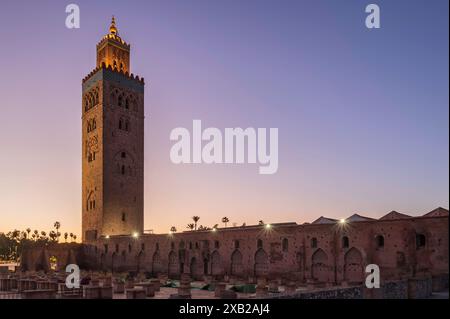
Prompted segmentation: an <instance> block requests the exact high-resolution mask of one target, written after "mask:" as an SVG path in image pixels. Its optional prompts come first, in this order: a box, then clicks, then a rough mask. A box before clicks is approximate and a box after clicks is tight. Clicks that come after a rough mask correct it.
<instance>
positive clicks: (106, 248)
mask: <svg viewBox="0 0 450 319" xmlns="http://www.w3.org/2000/svg"><path fill="white" fill-rule="evenodd" d="M107 253H108V244H105V254H107Z"/></svg>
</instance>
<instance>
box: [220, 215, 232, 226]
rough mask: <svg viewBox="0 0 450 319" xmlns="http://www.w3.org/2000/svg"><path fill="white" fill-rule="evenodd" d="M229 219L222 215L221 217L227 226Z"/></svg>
mask: <svg viewBox="0 0 450 319" xmlns="http://www.w3.org/2000/svg"><path fill="white" fill-rule="evenodd" d="M229 221H230V220H229V219H228V217H223V218H222V223H224V224H225V227H227V224H228V222H229Z"/></svg>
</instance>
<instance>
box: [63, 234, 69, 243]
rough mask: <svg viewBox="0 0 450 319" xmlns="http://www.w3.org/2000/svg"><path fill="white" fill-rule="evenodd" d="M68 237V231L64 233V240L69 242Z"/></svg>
mask: <svg viewBox="0 0 450 319" xmlns="http://www.w3.org/2000/svg"><path fill="white" fill-rule="evenodd" d="M67 237H69V234H68V233H67V232H65V233H64V241H65V242H66V243H67Z"/></svg>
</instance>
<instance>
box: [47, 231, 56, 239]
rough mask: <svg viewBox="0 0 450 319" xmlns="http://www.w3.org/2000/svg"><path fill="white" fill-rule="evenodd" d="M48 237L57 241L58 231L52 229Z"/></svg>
mask: <svg viewBox="0 0 450 319" xmlns="http://www.w3.org/2000/svg"><path fill="white" fill-rule="evenodd" d="M48 237H50V239H51V240H52V241H56V237H57V236H56V232H55V231H54V230H52V231H51V232H50V233H49V234H48Z"/></svg>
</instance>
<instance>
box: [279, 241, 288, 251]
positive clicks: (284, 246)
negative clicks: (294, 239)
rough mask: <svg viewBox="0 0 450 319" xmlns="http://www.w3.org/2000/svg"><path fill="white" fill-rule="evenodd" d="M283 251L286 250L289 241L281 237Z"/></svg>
mask: <svg viewBox="0 0 450 319" xmlns="http://www.w3.org/2000/svg"><path fill="white" fill-rule="evenodd" d="M281 246H282V248H283V251H284V252H287V251H288V249H289V241H288V239H287V238H283V241H282V244H281Z"/></svg>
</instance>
